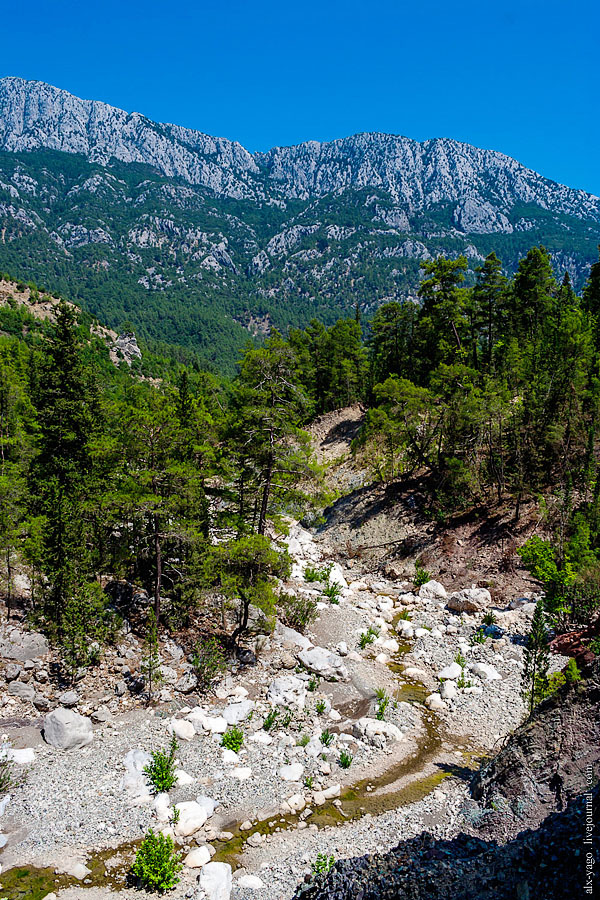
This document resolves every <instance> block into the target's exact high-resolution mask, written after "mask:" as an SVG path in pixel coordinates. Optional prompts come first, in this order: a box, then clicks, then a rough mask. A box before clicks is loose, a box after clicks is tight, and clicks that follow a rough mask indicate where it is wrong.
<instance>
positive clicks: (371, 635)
mask: <svg viewBox="0 0 600 900" xmlns="http://www.w3.org/2000/svg"><path fill="white" fill-rule="evenodd" d="M376 637H379V629H378V628H375V627H374V626H373V625H369V627H368V628H367V630H366V631H363V633H362V634H361V636H360V638H359V639H358V645H359V647H360V649H361V650H364V649H365V648H366V647H368V645H369V644H372V643H373V641H374V640H375V638H376Z"/></svg>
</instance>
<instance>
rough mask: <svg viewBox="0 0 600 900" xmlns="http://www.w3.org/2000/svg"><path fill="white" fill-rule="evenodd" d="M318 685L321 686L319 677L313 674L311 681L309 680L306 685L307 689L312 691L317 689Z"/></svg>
mask: <svg viewBox="0 0 600 900" xmlns="http://www.w3.org/2000/svg"><path fill="white" fill-rule="evenodd" d="M318 687H319V679H318V678H317V676H316V675H313V676H312V678H311V679H310V681H309V682H308V684H307V685H306V689H307V690H308V691H311V692H312V691H316V689H317V688H318Z"/></svg>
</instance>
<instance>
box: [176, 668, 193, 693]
mask: <svg viewBox="0 0 600 900" xmlns="http://www.w3.org/2000/svg"><path fill="white" fill-rule="evenodd" d="M197 687H198V679H197V678H196V676H195V675H194V673H193V672H186V673H185V675H182V676H181V678H180V679H179V681H177V682H176V683H175V685H174V689H175V690H176V691H179V693H180V694H191V693H192V691H195V690H196V688H197Z"/></svg>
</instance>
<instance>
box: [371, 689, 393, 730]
mask: <svg viewBox="0 0 600 900" xmlns="http://www.w3.org/2000/svg"><path fill="white" fill-rule="evenodd" d="M375 696H376V697H377V709H376V711H375V718H376V719H379V721H380V722H383V720H384V719H385V713H386V710H387V708H388V706H389V705H390V703H391V702H392V698H391V697H390V696H389V694H388V693H387V691H386V690H385V688H377V690H376V691H375Z"/></svg>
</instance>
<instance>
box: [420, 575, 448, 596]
mask: <svg viewBox="0 0 600 900" xmlns="http://www.w3.org/2000/svg"><path fill="white" fill-rule="evenodd" d="M447 596H448V594H447V593H446V588H445V587H444V585H443V584H440V583H439V581H435V580H434V579H432V580H431V581H427V582H426V583H425V584H422V585H421V587H420V588H419V597H420V598H421V599H422V600H445V599H446V597H447Z"/></svg>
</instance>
